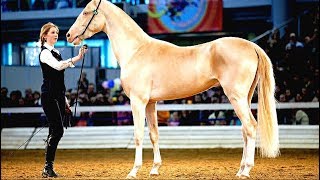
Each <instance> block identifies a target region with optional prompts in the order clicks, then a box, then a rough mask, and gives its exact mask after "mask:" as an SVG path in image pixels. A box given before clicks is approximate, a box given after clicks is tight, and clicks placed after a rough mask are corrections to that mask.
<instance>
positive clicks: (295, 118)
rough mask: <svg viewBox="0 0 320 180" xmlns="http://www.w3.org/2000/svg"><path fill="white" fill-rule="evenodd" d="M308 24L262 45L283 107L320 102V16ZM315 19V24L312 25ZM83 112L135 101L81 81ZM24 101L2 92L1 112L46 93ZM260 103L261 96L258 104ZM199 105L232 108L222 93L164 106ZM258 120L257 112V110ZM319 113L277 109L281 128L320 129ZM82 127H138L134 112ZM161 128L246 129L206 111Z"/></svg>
mask: <svg viewBox="0 0 320 180" xmlns="http://www.w3.org/2000/svg"><path fill="white" fill-rule="evenodd" d="M306 16H307V21H304V22H309V24H305V27H308V28H304V29H302V30H303V31H302V33H300V36H298V35H297V33H296V32H294V31H293V30H291V29H290V28H289V27H288V28H286V29H285V30H286V31H285V34H284V35H283V36H282V37H280V32H279V30H277V29H276V30H274V32H273V33H272V34H271V35H270V37H267V38H265V39H262V40H261V41H259V43H258V44H259V45H260V46H261V47H263V48H264V50H265V51H266V53H267V54H268V55H269V57H270V59H271V61H272V63H273V66H274V67H273V68H274V74H275V79H276V94H275V97H276V99H277V100H278V102H319V35H318V25H319V10H318V9H317V10H316V11H315V12H313V13H310V14H307V15H306ZM310 19H311V20H310ZM78 83H80V86H79V87H80V90H79V96H78V102H79V103H78V106H110V105H127V104H130V100H129V99H128V97H127V96H126V95H125V93H124V92H123V90H122V89H121V87H120V88H119V89H116V90H114V89H112V88H103V87H102V86H101V85H98V86H95V84H94V83H92V82H89V81H88V80H87V79H86V76H85V73H84V74H83V75H82V76H81V80H80V82H78ZM24 94H25V95H24V97H23V96H22V92H21V91H19V90H15V91H11V93H10V95H9V96H8V89H7V88H5V87H2V88H1V107H27V106H41V99H40V93H39V92H37V91H32V90H31V89H26V90H25V93H24ZM66 97H67V99H68V101H69V103H70V104H71V105H72V104H74V103H75V101H76V97H77V90H76V89H69V90H68V91H67V92H66ZM257 100H258V97H257V94H256V93H255V94H254V96H253V99H252V103H256V102H257ZM161 103H164V104H199V103H211V104H214V103H229V101H228V98H227V97H226V96H225V94H224V92H223V89H222V88H221V87H217V88H212V89H209V90H207V91H205V92H203V93H200V94H197V95H194V96H192V97H188V98H184V99H177V100H170V101H161V102H159V104H161ZM252 111H253V114H254V115H255V116H256V110H252ZM318 113H319V110H318V109H277V114H278V121H279V124H319V122H318V120H319V115H318ZM77 117H79V118H77V125H79V126H99V125H132V124H133V121H132V114H131V112H86V113H84V112H82V113H80V114H77ZM158 119H159V125H168V126H178V125H179V126H182V125H240V124H241V123H240V120H239V119H238V118H237V116H236V114H235V113H234V111H233V110H227V111H222V110H217V111H213V110H203V111H159V112H158Z"/></svg>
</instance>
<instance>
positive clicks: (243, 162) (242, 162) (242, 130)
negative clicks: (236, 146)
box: [236, 127, 247, 177]
mask: <svg viewBox="0 0 320 180" xmlns="http://www.w3.org/2000/svg"><path fill="white" fill-rule="evenodd" d="M241 132H242V137H243V153H242V159H241V162H240V168H239V171H238V173H237V175H236V176H238V177H240V176H241V173H242V171H243V169H244V167H245V162H246V156H247V136H246V133H245V131H244V128H243V127H242V128H241Z"/></svg>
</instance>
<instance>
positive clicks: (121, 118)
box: [117, 94, 133, 126]
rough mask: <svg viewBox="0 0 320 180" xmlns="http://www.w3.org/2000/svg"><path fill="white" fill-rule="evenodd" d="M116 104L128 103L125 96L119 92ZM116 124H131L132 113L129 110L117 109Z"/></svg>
mask: <svg viewBox="0 0 320 180" xmlns="http://www.w3.org/2000/svg"><path fill="white" fill-rule="evenodd" d="M117 105H129V103H128V101H127V100H126V98H125V97H124V96H123V95H122V94H120V95H119V97H118V101H117ZM117 124H118V125H120V126H121V125H132V124H133V122H132V114H131V112H129V111H124V112H122V111H118V112H117Z"/></svg>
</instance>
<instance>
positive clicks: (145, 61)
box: [66, 0, 279, 178]
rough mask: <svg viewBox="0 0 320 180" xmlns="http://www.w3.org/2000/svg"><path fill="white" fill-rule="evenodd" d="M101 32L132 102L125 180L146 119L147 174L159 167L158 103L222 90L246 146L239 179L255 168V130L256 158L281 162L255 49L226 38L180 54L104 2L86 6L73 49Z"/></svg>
mask: <svg viewBox="0 0 320 180" xmlns="http://www.w3.org/2000/svg"><path fill="white" fill-rule="evenodd" d="M101 31H103V32H105V33H106V34H107V35H108V37H109V39H110V42H111V45H112V49H113V51H114V53H115V56H116V59H117V60H118V63H119V65H120V68H121V77H120V79H121V85H122V87H123V89H124V91H125V93H126V95H127V96H128V97H129V98H130V104H131V109H132V113H133V119H134V139H135V146H136V150H135V162H134V166H133V168H132V170H131V171H130V173H129V174H128V175H127V178H136V174H137V172H138V170H139V169H140V167H141V166H142V142H143V137H144V126H145V118H146V119H147V124H148V127H149V131H150V133H149V135H150V139H151V143H152V145H153V153H154V162H153V167H152V169H151V171H150V175H158V174H159V172H158V170H159V168H160V166H161V162H162V160H161V156H160V150H159V142H158V141H159V132H158V122H157V115H156V112H157V110H156V103H157V101H160V100H169V99H178V98H184V97H188V96H192V95H195V94H197V93H200V92H202V91H205V90H207V89H209V88H211V87H215V86H221V87H222V88H223V90H224V93H225V94H226V96H227V97H228V98H229V100H230V103H231V104H232V106H233V107H234V110H235V112H236V114H237V116H238V117H239V119H240V120H241V122H242V136H243V140H244V146H243V155H242V160H241V163H240V169H239V171H238V173H237V174H236V175H237V176H238V177H239V178H247V177H250V176H249V172H250V170H251V168H252V167H253V166H254V154H255V146H256V145H255V141H256V135H257V128H259V131H258V132H259V137H260V154H261V155H262V156H263V157H276V156H278V155H279V132H278V123H277V116H276V109H275V108H276V107H275V98H274V89H275V80H274V75H273V69H272V64H271V62H270V59H269V58H268V56H267V55H266V53H265V52H264V51H263V50H262V49H261V48H260V47H259V46H257V45H256V44H254V43H252V42H250V41H247V40H244V39H241V38H236V37H224V38H220V39H217V40H214V41H211V42H207V43H204V44H199V45H196V46H189V47H179V46H176V45H173V44H171V43H168V42H165V41H161V40H157V39H154V38H152V37H150V36H149V35H147V34H146V33H145V32H144V31H143V30H142V29H141V28H140V27H139V26H138V25H137V24H136V23H135V22H134V21H133V20H132V19H131V18H130V17H129V16H128V15H127V14H126V13H125V12H123V11H122V10H121V9H120V8H118V7H117V6H115V5H113V4H112V3H110V2H108V1H107V0H92V1H91V2H89V3H88V4H87V6H86V7H85V8H84V9H83V11H82V12H81V14H80V15H79V16H78V18H77V19H76V21H75V22H74V24H73V25H72V26H71V28H70V29H69V31H68V33H67V35H66V36H67V40H68V42H70V43H73V44H74V45H79V44H80V43H81V42H82V40H84V39H86V38H90V37H91V36H93V35H94V34H96V33H98V32H101ZM257 86H258V98H259V99H258V111H259V112H258V119H259V121H258V123H257V121H256V120H255V118H254V116H253V115H252V113H251V110H250V106H251V99H252V95H253V93H254V90H255V88H256V87H257ZM182 136H183V135H182Z"/></svg>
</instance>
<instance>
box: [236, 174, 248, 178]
mask: <svg viewBox="0 0 320 180" xmlns="http://www.w3.org/2000/svg"><path fill="white" fill-rule="evenodd" d="M239 178H240V179H249V178H250V176H249V175H245V174H241V175H240V177H239Z"/></svg>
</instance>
